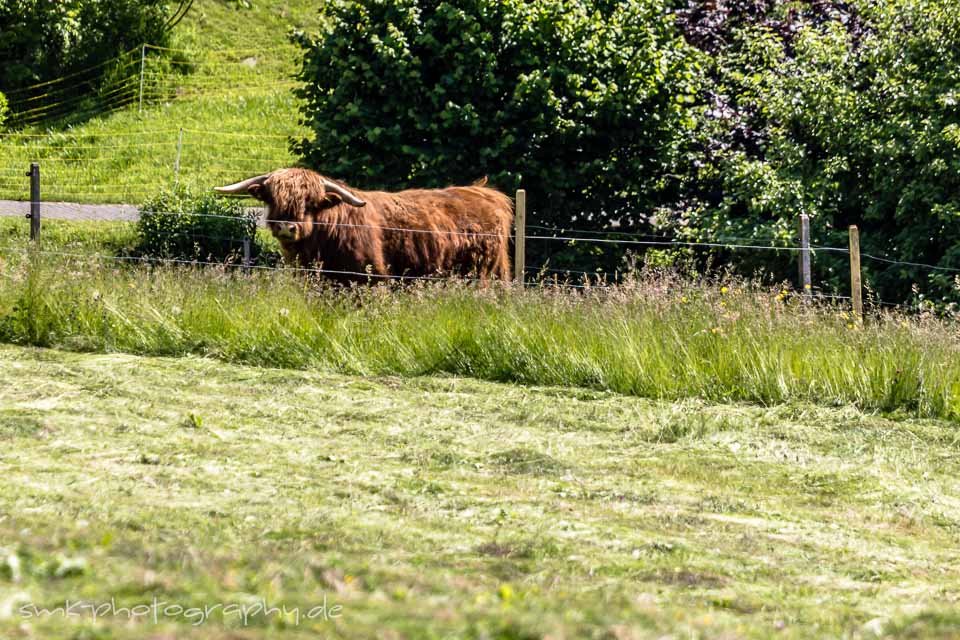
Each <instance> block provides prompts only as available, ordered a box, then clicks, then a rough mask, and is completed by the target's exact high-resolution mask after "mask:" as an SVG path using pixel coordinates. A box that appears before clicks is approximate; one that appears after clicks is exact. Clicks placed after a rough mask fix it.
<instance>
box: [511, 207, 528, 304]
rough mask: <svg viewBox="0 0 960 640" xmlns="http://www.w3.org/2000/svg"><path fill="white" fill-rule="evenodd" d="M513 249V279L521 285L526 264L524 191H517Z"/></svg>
mask: <svg viewBox="0 0 960 640" xmlns="http://www.w3.org/2000/svg"><path fill="white" fill-rule="evenodd" d="M513 249H514V254H513V269H514V278H513V279H514V280H516V281H517V282H518V283H520V284H521V285H522V284H523V281H524V272H525V271H526V264H527V192H526V190H524V189H518V190H517V206H516V217H515V218H514V234H513Z"/></svg>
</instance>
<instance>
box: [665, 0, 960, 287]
mask: <svg viewBox="0 0 960 640" xmlns="http://www.w3.org/2000/svg"><path fill="white" fill-rule="evenodd" d="M718 25H719V26H718ZM681 26H682V28H683V29H684V32H685V35H686V36H687V38H688V39H689V40H690V42H691V43H693V44H695V45H696V46H699V47H701V48H703V49H704V50H705V51H709V52H711V53H713V54H714V56H713V57H712V58H711V60H710V66H709V67H707V69H706V71H707V73H706V74H705V81H704V84H703V85H702V88H701V94H700V101H699V104H700V105H701V106H700V108H701V109H702V113H703V117H701V118H699V119H698V121H699V122H700V125H701V126H700V127H699V128H698V131H697V135H696V137H695V139H694V140H695V144H694V145H693V146H692V147H691V150H690V154H691V155H690V158H691V162H690V166H691V167H696V170H695V171H692V172H689V173H688V174H687V175H686V179H687V180H688V182H687V184H686V187H685V192H686V193H687V194H688V199H687V200H686V201H685V202H683V203H680V204H681V206H678V207H676V209H675V211H674V212H673V213H674V216H672V220H674V222H675V223H676V222H678V221H681V220H682V221H683V223H684V224H686V225H687V229H688V230H689V231H690V233H691V235H702V236H711V237H716V236H718V235H723V234H730V235H747V236H757V237H770V236H773V237H779V238H780V239H781V240H788V239H790V238H792V237H795V232H794V229H795V227H796V220H797V217H798V215H799V214H800V213H804V212H805V213H808V214H810V215H811V216H812V217H813V223H812V226H813V237H814V241H815V242H816V243H818V244H831V245H834V246H845V245H846V229H847V226H848V225H850V224H857V225H859V226H860V228H861V231H862V246H863V249H864V251H865V252H866V253H868V254H871V255H876V256H879V257H885V258H890V259H896V260H901V261H909V262H924V263H933V264H934V265H938V266H940V267H944V268H948V269H950V268H952V269H960V76H958V74H957V73H956V70H957V69H958V68H960V15H958V13H957V11H956V4H955V3H954V2H951V1H948V0H889V1H887V2H882V3H876V2H868V1H867V0H860V1H857V2H853V3H847V2H818V3H787V2H779V1H777V2H773V1H770V0H767V1H766V2H762V3H757V2H754V1H753V0H734V1H731V2H726V3H723V5H720V4H719V3H718V4H717V5H714V6H713V7H712V9H705V8H704V6H700V5H699V3H698V6H697V7H696V8H692V9H689V10H687V11H685V12H682V13H681ZM833 255H834V256H835V254H833ZM817 262H818V263H819V264H820V266H821V269H820V272H819V274H818V275H819V278H820V279H821V280H825V281H826V282H828V283H829V282H832V283H834V284H836V285H838V286H840V287H843V288H845V287H846V278H845V276H843V275H842V274H844V273H845V272H846V267H845V257H843V256H839V257H832V256H831V255H821V256H819V257H818V260H817ZM864 267H865V270H866V273H867V275H868V278H869V280H870V281H871V282H872V285H873V286H874V287H875V289H876V290H877V291H878V293H879V295H880V296H881V297H882V298H885V299H889V300H894V301H901V300H904V299H907V298H909V297H911V295H913V293H912V291H911V289H912V288H915V290H916V291H918V292H923V293H925V294H926V295H927V296H928V298H929V297H930V296H935V297H936V298H938V299H939V301H940V302H946V301H949V300H951V299H956V290H955V286H954V276H955V273H954V272H949V271H939V272H938V271H935V270H930V269H923V268H919V267H911V266H905V265H899V266H896V265H889V264H887V263H883V262H879V261H876V260H873V259H870V258H868V259H866V260H865V262H864Z"/></svg>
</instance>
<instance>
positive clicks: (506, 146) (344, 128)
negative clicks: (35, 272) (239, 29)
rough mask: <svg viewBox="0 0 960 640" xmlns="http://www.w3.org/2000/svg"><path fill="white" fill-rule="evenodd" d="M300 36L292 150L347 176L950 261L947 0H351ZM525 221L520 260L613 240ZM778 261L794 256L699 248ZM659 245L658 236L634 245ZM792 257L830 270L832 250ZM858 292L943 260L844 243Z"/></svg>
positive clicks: (601, 220) (956, 103)
mask: <svg viewBox="0 0 960 640" xmlns="http://www.w3.org/2000/svg"><path fill="white" fill-rule="evenodd" d="M325 16H326V17H325V21H324V24H325V30H324V31H323V32H322V33H320V34H319V35H317V36H315V37H308V36H301V37H300V39H299V41H300V42H301V44H302V45H303V46H304V48H305V54H306V55H305V60H304V64H303V70H302V73H301V77H302V79H303V80H305V81H306V82H307V83H308V86H307V89H306V90H305V91H304V93H303V97H304V98H305V99H306V100H305V107H304V109H303V113H304V116H305V121H306V123H307V124H308V126H310V128H311V129H313V131H314V132H315V134H316V135H315V136H314V139H313V140H303V141H300V143H299V144H298V145H297V148H298V150H299V151H300V152H301V153H302V155H303V156H304V158H305V161H306V162H307V163H308V164H310V165H313V166H315V167H316V168H317V169H319V170H321V171H325V172H327V173H330V174H332V175H334V176H336V177H340V178H344V179H346V180H348V181H354V182H356V183H357V185H358V186H377V187H389V188H397V187H403V186H408V185H419V186H440V185H445V184H449V183H453V182H461V183H462V182H467V181H470V180H473V179H475V178H477V177H480V176H482V175H485V174H487V175H489V176H490V177H491V181H492V182H493V183H494V184H495V185H497V186H500V187H501V188H503V189H504V190H507V191H512V190H513V189H514V188H516V187H517V186H521V185H522V186H523V187H525V188H526V189H527V190H528V191H529V192H530V197H529V199H530V205H531V212H530V221H531V222H532V223H534V224H540V225H547V226H552V227H556V228H562V227H576V228H583V229H594V230H611V229H613V228H617V229H618V230H619V231H627V232H634V233H644V234H648V233H662V234H665V235H670V236H677V235H679V236H682V237H685V238H690V239H710V240H733V239H735V238H736V239H737V240H740V239H752V240H755V241H757V242H759V243H763V244H766V243H768V242H770V241H772V242H774V243H777V244H781V245H787V244H795V243H796V227H797V219H798V217H799V215H800V214H801V213H807V214H810V215H811V217H812V219H813V222H812V227H813V239H814V242H815V243H816V244H830V245H834V246H845V245H846V235H845V234H846V228H847V226H848V225H849V224H858V225H859V226H860V228H861V233H862V244H863V248H864V251H865V252H866V253H867V254H870V255H876V256H878V257H881V258H889V259H899V260H904V261H909V262H924V263H933V264H935V265H937V266H939V267H942V268H944V269H960V74H958V73H957V72H956V70H957V69H958V68H960V12H957V11H956V8H955V3H954V2H953V1H952V0H884V1H883V2H875V1H873V0H853V1H847V0H825V1H817V2H811V1H802V2H795V1H789V2H788V1H786V0H727V1H725V2H722V3H720V2H716V3H704V2H699V1H694V0H691V1H690V2H689V5H688V6H686V7H679V8H677V7H676V5H675V4H673V3H671V2H669V1H668V0H642V1H639V2H627V1H619V2H618V1H615V0H614V1H611V0H575V1H566V2H553V1H547V0H534V1H531V2H525V1H522V0H509V1H507V2H493V1H492V0H473V1H471V2H465V3H451V2H444V1H440V0H378V1H376V2H374V1H373V0H363V1H360V2H332V3H330V4H329V6H328V7H327V8H326V9H325ZM549 248H550V250H547V248H546V245H541V244H538V243H532V246H529V247H528V256H529V258H530V261H531V263H532V264H535V265H539V264H540V263H541V262H542V261H543V260H544V259H546V258H547V257H548V256H550V255H551V250H555V249H560V251H559V253H554V255H553V266H560V265H561V264H562V266H564V267H572V268H580V269H591V268H593V267H596V266H598V265H603V264H604V262H606V265H607V266H610V265H611V264H612V263H615V261H616V259H617V258H619V257H621V256H622V254H623V251H618V250H617V248H616V247H612V246H610V245H606V246H603V247H597V246H589V245H583V244H582V243H581V244H580V245H568V246H563V245H558V244H557V243H550V245H549ZM699 257H700V258H702V259H703V260H704V261H706V260H707V259H708V258H710V259H711V260H712V261H713V264H717V263H718V259H719V263H720V264H723V263H724V262H727V263H728V264H730V265H733V266H736V267H739V268H741V269H743V270H746V271H753V270H754V269H764V270H765V271H767V272H768V273H772V274H773V275H774V276H775V277H777V278H793V277H794V274H795V273H796V267H795V264H794V262H795V257H794V256H793V254H788V253H783V254H781V255H780V256H774V255H771V254H770V253H769V252H754V253H750V252H739V251H738V252H736V253H722V252H721V253H714V255H712V256H707V255H704V254H700V255H699ZM662 258H663V255H662V254H659V255H658V259H662ZM814 267H815V276H816V280H817V282H818V283H819V284H820V285H823V286H824V287H825V288H834V287H835V288H837V289H841V290H846V287H847V281H846V276H845V274H846V273H847V269H846V265H845V256H843V255H839V254H826V253H822V252H821V253H820V254H818V256H817V258H816V260H815V264H814ZM864 269H865V273H866V276H867V279H868V282H869V283H870V284H871V286H872V287H874V288H875V290H876V291H877V293H878V295H879V296H880V297H881V298H884V299H888V300H893V301H903V300H905V299H908V298H911V297H913V298H914V299H915V300H917V299H919V297H920V295H924V296H926V298H927V300H929V299H930V298H936V299H937V301H938V302H940V303H945V302H948V301H950V300H953V299H956V295H957V292H956V284H955V276H956V275H957V274H958V272H953V271H949V270H943V271H935V270H929V269H923V268H920V267H913V266H909V265H890V264H887V263H884V262H880V261H877V260H874V259H872V258H865V262H864Z"/></svg>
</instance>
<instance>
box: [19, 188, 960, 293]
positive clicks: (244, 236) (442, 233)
mask: <svg viewBox="0 0 960 640" xmlns="http://www.w3.org/2000/svg"><path fill="white" fill-rule="evenodd" d="M41 206H42V208H43V209H44V210H46V209H48V208H49V209H51V210H54V211H55V210H56V208H57V207H59V208H60V210H61V212H62V211H63V210H64V209H66V210H69V209H70V207H71V205H66V204H63V203H41ZM72 206H73V207H76V205H72ZM4 213H9V210H6V209H5V208H4V207H2V206H0V215H2V214H4ZM77 215H78V216H80V215H82V214H79V212H77ZM149 215H150V216H153V217H160V218H165V217H169V218H176V217H179V216H183V215H185V213H184V212H179V211H149ZM186 215H189V217H190V218H191V219H195V220H201V221H202V220H211V221H223V222H234V223H239V224H238V225H236V226H234V227H232V230H230V229H228V230H227V231H226V232H221V233H211V232H206V231H204V230H203V228H202V227H201V228H196V229H176V228H173V229H163V228H160V229H155V230H153V231H151V232H150V233H151V234H152V235H153V236H154V237H155V239H156V237H159V238H160V239H161V240H163V239H169V240H171V241H172V242H173V243H174V244H176V243H177V242H180V241H185V242H186V244H187V245H188V246H193V247H195V254H194V255H193V257H182V256H165V255H129V254H127V255H124V254H123V252H120V253H117V254H105V253H103V252H102V251H99V250H94V251H77V250H69V249H70V248H71V247H70V245H69V244H68V245H67V246H66V247H61V248H60V249H59V250H51V249H49V248H46V247H44V246H43V245H40V247H41V248H36V249H34V250H33V251H34V253H35V254H37V255H47V256H53V257H59V258H70V259H91V260H95V261H101V262H117V263H137V264H150V265H180V266H188V265H192V266H196V267H215V266H216V267H222V268H224V269H228V270H234V269H245V270H247V271H269V270H277V269H284V270H287V271H293V272H297V273H305V274H316V275H327V276H334V277H348V278H351V279H355V280H366V281H371V282H373V281H402V282H409V281H413V280H426V281H436V280H445V279H448V277H449V274H441V273H436V274H418V275H409V274H403V273H400V274H396V273H375V272H372V271H370V270H351V269H332V268H326V267H324V266H323V265H322V263H321V264H319V265H316V266H302V265H301V266H292V265H283V264H282V260H281V258H280V256H279V255H277V254H276V253H275V251H276V247H274V249H273V250H274V254H273V255H272V257H271V258H270V259H268V260H266V261H264V260H262V256H258V257H257V258H256V259H254V256H253V254H252V252H251V247H252V246H253V245H254V243H256V242H257V239H258V233H259V234H260V239H261V240H264V239H266V238H269V233H268V232H267V231H266V230H261V231H260V232H252V228H251V227H252V225H250V223H252V222H254V221H255V222H257V223H258V224H259V226H260V227H261V228H262V227H263V225H264V220H263V211H262V210H248V211H247V212H246V217H245V218H244V217H238V216H234V215H221V214H213V213H200V212H186ZM51 217H54V216H51ZM67 217H69V216H67ZM135 218H136V214H135V213H133V210H132V209H128V210H127V211H126V219H127V220H133V219H135ZM285 223H286V224H295V225H296V224H300V225H307V224H309V225H312V226H314V227H329V228H336V229H338V230H342V231H347V232H350V231H355V230H357V229H376V230H377V231H379V232H380V233H381V234H384V236H385V237H386V236H387V235H388V234H399V235H404V236H410V237H413V238H416V237H420V236H424V235H428V236H438V237H444V238H447V239H459V238H462V239H471V238H478V237H480V238H493V237H497V238H500V237H502V235H501V234H495V233H488V232H477V231H462V230H456V229H433V228H411V227H403V226H396V225H390V224H372V223H363V222H342V221H324V220H314V221H311V222H303V221H285ZM247 225H250V226H247ZM241 228H242V229H244V230H243V231H242V232H241V231H238V229H241ZM529 228H530V229H534V230H536V232H535V233H531V234H528V233H526V230H525V231H524V236H523V237H524V239H525V240H537V241H541V242H545V243H553V244H559V245H563V246H569V244H570V243H586V244H591V245H598V246H601V247H603V246H618V247H620V248H621V249H630V248H633V247H637V246H639V247H673V248H694V249H703V250H717V249H723V250H729V251H755V252H762V253H769V252H780V253H786V254H789V255H796V254H797V253H798V252H802V251H810V252H811V253H812V255H814V256H815V255H817V254H818V253H831V254H839V255H844V254H849V253H850V249H849V248H846V247H830V246H817V247H815V248H814V247H804V246H801V245H797V244H760V243H758V242H756V241H754V242H752V243H746V242H730V241H724V240H721V239H714V240H706V241H690V240H686V239H684V238H670V237H667V236H664V235H662V234H637V235H641V236H642V235H647V236H652V237H655V238H657V239H655V240H650V239H639V238H629V237H623V236H628V235H629V233H628V232H626V231H613V232H607V233H610V234H615V235H617V236H619V237H615V238H613V237H599V236H601V235H604V234H603V233H597V232H589V231H587V230H573V229H566V230H563V233H561V232H560V231H561V230H560V229H553V233H545V232H547V231H549V230H550V229H551V228H550V227H547V226H544V225H530V227H529ZM574 232H576V233H580V232H582V233H592V234H593V235H591V236H579V235H573V233H574ZM503 239H504V240H505V241H510V242H515V240H516V238H515V237H514V235H513V234H510V235H509V236H507V237H506V238H503ZM211 243H222V244H224V245H225V246H226V248H227V251H226V254H225V255H223V256H221V257H220V258H218V259H214V258H213V257H212V255H210V254H208V253H205V251H207V250H209V248H210V246H211ZM267 243H269V241H267ZM77 244H78V245H80V246H81V248H83V245H84V243H83V242H79V243H77ZM221 249H223V247H221ZM27 251H29V249H28V248H27V247H25V246H24V244H23V242H22V241H21V242H13V243H9V244H7V245H3V246H0V252H3V253H24V252H27ZM268 253H269V252H268ZM863 257H864V258H867V259H873V258H875V256H872V255H869V254H863ZM883 262H884V263H888V264H900V265H909V266H911V267H915V268H924V269H930V270H942V269H943V268H942V267H938V266H937V265H932V264H925V263H917V262H912V261H900V260H893V259H889V258H884V259H883ZM951 271H953V270H952V269H951ZM523 272H524V273H525V274H527V279H526V284H527V285H529V286H542V285H546V286H554V287H561V288H571V289H587V288H596V287H604V286H607V285H613V284H617V283H618V282H621V281H622V280H623V279H624V278H625V277H628V273H629V269H628V268H626V267H624V268H621V269H614V270H612V271H610V270H604V269H602V268H598V269H594V270H587V269H564V268H557V267H554V266H551V265H550V264H549V263H545V264H540V265H532V264H526V265H524V267H523ZM458 275H459V277H460V279H463V280H467V281H470V282H473V281H477V280H478V278H476V277H475V274H462V273H461V274H458ZM797 293H798V294H801V295H802V294H803V292H802V291H801V290H799V288H798V290H797ZM806 293H807V294H809V295H807V296H805V297H806V298H807V299H808V300H814V301H819V302H823V303H830V304H846V303H849V302H850V301H851V300H852V297H851V296H849V295H843V294H842V293H841V292H837V291H835V290H827V291H822V290H819V289H817V288H812V289H811V290H809V291H807V292H806ZM870 302H871V303H872V304H874V305H876V306H883V307H897V306H901V305H898V304H896V303H891V302H887V301H883V300H878V299H876V298H872V299H871V300H870Z"/></svg>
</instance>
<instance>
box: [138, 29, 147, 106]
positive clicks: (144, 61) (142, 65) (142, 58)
mask: <svg viewBox="0 0 960 640" xmlns="http://www.w3.org/2000/svg"><path fill="white" fill-rule="evenodd" d="M146 66H147V45H143V47H142V48H141V49H140V111H139V113H143V72H144V68H145V67H146Z"/></svg>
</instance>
